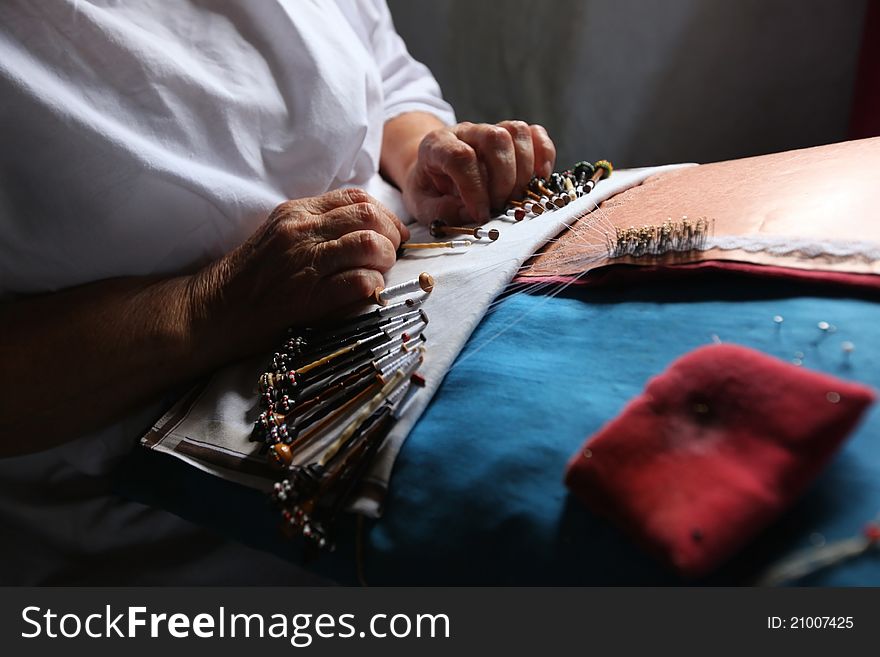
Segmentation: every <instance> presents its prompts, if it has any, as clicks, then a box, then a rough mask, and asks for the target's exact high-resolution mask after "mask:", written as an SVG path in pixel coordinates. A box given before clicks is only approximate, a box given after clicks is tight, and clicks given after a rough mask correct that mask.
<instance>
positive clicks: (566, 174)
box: [399, 160, 614, 256]
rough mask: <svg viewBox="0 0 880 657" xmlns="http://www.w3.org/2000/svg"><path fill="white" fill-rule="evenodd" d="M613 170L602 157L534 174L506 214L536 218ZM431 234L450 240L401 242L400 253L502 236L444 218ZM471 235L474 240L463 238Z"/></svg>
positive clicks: (432, 227)
mask: <svg viewBox="0 0 880 657" xmlns="http://www.w3.org/2000/svg"><path fill="white" fill-rule="evenodd" d="M612 171H614V167H613V166H612V165H611V162H609V161H608V160H599V161H598V162H596V163H595V164H590V163H589V162H586V161H581V162H578V163H577V164H575V165H574V166H573V167H571V168H570V169H566V170H565V171H562V172H554V173H551V174H550V177H549V178H539V177H537V176H535V177H533V178H532V180H531V181H530V182H529V184H528V187H527V188H526V189H525V190H524V191H523V193H522V199H521V200H512V201H510V205H509V206H508V207H507V208H505V209H504V212H503V216H504V217H507V218H508V219H511V220H513V221H522V220H523V219H526V218H528V217H537V216H538V215H541V214H544V213H545V212H552V211H553V210H557V209H559V208H562V207H565V206H566V205H568V204H569V203H571V202H572V201H574V200H575V199H577V198H580V197H581V196H583V195H584V194H589V193H590V192H591V191H592V190H593V188H594V187H595V186H596V183H598V182H599V181H600V180H602V179H603V178H607V177H608V176H610V175H611V172H612ZM430 231H431V236H432V237H435V238H438V239H442V238H448V237H457V238H458V239H447V240H445V241H438V242H404V243H403V244H401V245H400V249H399V255H400V256H405V255H406V251H407V250H408V249H418V250H421V249H463V248H467V247H470V246H471V245H473V244H474V242H475V241H479V240H484V239H487V240H490V241H492V242H494V241H496V240H497V239H498V238H499V237H501V231H499V230H498V229H497V228H491V229H487V228H484V227H483V226H450V225H449V224H447V223H446V222H444V221H442V220H439V219H438V220H437V221H433V222H431V225H430ZM461 237H470V238H473V239H472V240H471V239H461Z"/></svg>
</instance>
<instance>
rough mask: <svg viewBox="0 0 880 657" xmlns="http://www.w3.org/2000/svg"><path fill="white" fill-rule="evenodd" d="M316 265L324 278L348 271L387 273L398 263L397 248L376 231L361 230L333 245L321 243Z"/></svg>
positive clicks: (318, 246) (330, 242)
mask: <svg viewBox="0 0 880 657" xmlns="http://www.w3.org/2000/svg"><path fill="white" fill-rule="evenodd" d="M317 249H318V252H317V254H316V256H315V262H314V266H315V269H317V270H318V273H319V274H320V275H321V276H322V277H323V276H332V275H333V274H336V273H338V272H341V271H345V270H346V269H374V270H376V271H379V272H386V271H388V270H389V269H391V267H392V266H393V265H394V263H395V261H396V260H397V248H396V247H395V246H394V245H393V244H392V243H391V240H389V239H388V238H387V237H385V236H384V235H380V234H379V233H377V232H375V231H373V230H357V231H354V232H353V233H346V234H345V235H343V236H342V237H340V238H339V239H336V240H331V241H329V242H319V243H318V245H317Z"/></svg>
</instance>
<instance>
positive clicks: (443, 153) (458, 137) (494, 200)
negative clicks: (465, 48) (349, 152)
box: [403, 121, 556, 224]
mask: <svg viewBox="0 0 880 657" xmlns="http://www.w3.org/2000/svg"><path fill="white" fill-rule="evenodd" d="M555 161H556V147H555V146H554V145H553V142H552V141H551V139H550V137H549V136H548V135H547V131H546V130H544V128H543V127H541V126H539V125H528V124H527V123H524V122H522V121H502V122H501V123H498V124H497V125H490V124H487V123H479V124H475V123H459V124H458V125H455V126H452V127H450V128H440V129H438V130H434V131H432V132H429V133H428V134H427V135H426V136H425V137H424V139H422V141H421V143H420V145H419V153H418V158H417V160H416V162H415V163H414V164H413V166H412V167H411V168H410V170H409V172H408V174H407V177H406V180H405V182H404V185H403V199H404V202H405V203H406V207H407V210H409V211H410V212H411V213H412V215H413V216H414V217H416V218H417V219H418V220H419V221H421V222H423V223H430V222H431V221H433V220H435V219H443V220H445V221H447V222H449V223H453V224H462V223H470V222H484V221H486V220H488V219H489V218H490V217H491V216H492V215H493V212H492V211H493V210H496V211H498V210H501V209H503V208H504V206H505V205H506V204H507V201H508V200H509V199H511V198H519V197H520V195H521V194H522V192H523V190H524V189H525V187H526V185H527V184H528V182H529V180H530V179H531V177H532V176H533V175H539V176H544V177H546V176H549V175H550V173H551V172H552V171H553V165H554V163H555Z"/></svg>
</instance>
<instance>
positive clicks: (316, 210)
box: [303, 187, 378, 214]
mask: <svg viewBox="0 0 880 657" xmlns="http://www.w3.org/2000/svg"><path fill="white" fill-rule="evenodd" d="M303 202H304V203H305V205H306V209H308V211H309V212H311V213H312V214H324V213H325V212H330V211H331V210H335V209H336V208H342V207H345V206H347V205H357V204H359V203H378V201H377V200H376V199H374V198H373V197H372V196H370V195H369V194H367V193H366V192H365V191H364V190H362V189H358V188H357V187H346V188H344V189H334V190H333V191H332V192H327V193H326V194H321V195H320V196H312V197H310V198H305V199H303Z"/></svg>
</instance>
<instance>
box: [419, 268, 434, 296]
mask: <svg viewBox="0 0 880 657" xmlns="http://www.w3.org/2000/svg"><path fill="white" fill-rule="evenodd" d="M419 287H420V288H422V291H423V292H431V290H433V289H434V277H433V276H431V274H429V273H428V272H426V271H423V272H422V273H421V274H419Z"/></svg>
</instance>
